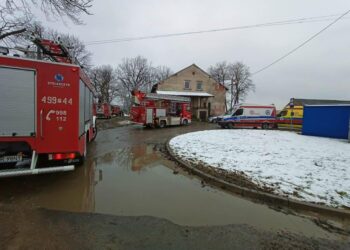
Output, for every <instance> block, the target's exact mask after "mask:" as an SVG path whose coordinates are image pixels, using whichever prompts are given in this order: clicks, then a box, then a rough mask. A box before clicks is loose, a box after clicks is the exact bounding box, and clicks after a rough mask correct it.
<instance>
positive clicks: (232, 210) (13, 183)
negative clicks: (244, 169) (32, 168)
mask: <svg viewBox="0 0 350 250" xmlns="http://www.w3.org/2000/svg"><path fill="white" fill-rule="evenodd" d="M203 126H205V127H204V128H203ZM207 126H209V125H196V126H194V127H192V128H170V129H164V130H156V131H154V130H144V129H142V128H139V127H135V126H128V127H120V128H116V129H109V130H105V131H101V132H99V135H98V137H97V139H96V141H95V142H94V143H93V144H91V145H90V146H89V155H90V157H89V158H88V160H87V162H86V164H85V165H84V166H82V167H79V168H77V169H76V170H75V171H74V172H70V173H61V174H55V175H45V176H34V177H22V178H16V179H3V180H0V202H2V203H10V204H14V205H18V206H24V207H38V206H39V207H46V208H51V209H58V210H67V211H77V212H96V213H105V214H112V215H125V216H140V215H146V216H154V217H159V218H165V219H168V220H170V221H172V222H174V223H176V224H180V225H189V226H203V225H208V226H212V225H227V224H247V225H250V226H253V227H255V228H258V229H263V230H273V231H289V232H292V233H298V234H302V235H305V236H312V237H321V238H333V239H338V240H344V241H347V240H350V238H349V236H344V235H339V234H334V233H330V232H328V231H326V230H324V229H323V228H321V227H320V226H317V225H316V224H315V223H314V222H313V221H311V220H310V219H307V218H302V217H299V216H295V215H288V214H285V213H282V212H278V211H276V210H273V209H271V208H269V207H268V206H266V205H263V204H259V203H255V202H252V201H249V200H246V199H243V198H241V197H238V196H235V195H232V194H229V193H226V192H224V191H222V190H219V189H216V188H212V187H209V186H206V185H203V183H202V182H201V180H199V179H197V178H196V177H194V176H191V175H188V174H186V173H184V172H183V171H181V170H179V169H178V168H177V167H176V165H175V163H174V162H172V161H170V160H168V159H166V158H165V157H164V155H163V153H162V152H161V150H160V149H162V144H163V143H164V142H165V141H166V140H167V139H168V138H170V137H172V136H174V135H177V134H181V133H184V132H187V131H190V130H192V131H193V130H200V129H208V128H211V127H207ZM338 223H340V226H341V227H343V228H344V229H347V230H349V229H350V225H349V222H345V221H340V222H338Z"/></svg>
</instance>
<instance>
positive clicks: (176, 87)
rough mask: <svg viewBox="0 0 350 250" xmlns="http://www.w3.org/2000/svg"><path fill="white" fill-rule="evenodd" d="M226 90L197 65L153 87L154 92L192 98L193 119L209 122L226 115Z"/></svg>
mask: <svg viewBox="0 0 350 250" xmlns="http://www.w3.org/2000/svg"><path fill="white" fill-rule="evenodd" d="M226 90H227V89H226V88H225V86H223V85H222V84H220V83H218V82H216V81H215V80H214V79H213V78H212V77H211V76H210V75H209V74H208V73H206V72H205V71H204V70H202V69H201V68H199V67H198V66H197V65H195V64H192V65H191V66H189V67H187V68H185V69H183V70H180V71H179V72H177V73H175V74H173V75H171V76H170V77H169V78H167V79H165V80H164V81H162V82H159V83H158V84H156V85H155V86H154V87H153V90H152V91H153V92H157V93H158V94H165V95H176V96H186V97H190V98H191V108H192V115H193V117H195V118H197V119H200V120H207V118H208V117H209V116H211V115H221V114H223V113H225V102H226Z"/></svg>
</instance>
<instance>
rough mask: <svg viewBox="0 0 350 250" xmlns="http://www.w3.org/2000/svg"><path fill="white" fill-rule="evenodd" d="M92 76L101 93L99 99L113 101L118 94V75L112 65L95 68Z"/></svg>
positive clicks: (91, 73)
mask: <svg viewBox="0 0 350 250" xmlns="http://www.w3.org/2000/svg"><path fill="white" fill-rule="evenodd" d="M90 78H91V80H92V82H93V83H94V86H95V88H96V91H97V93H98V95H99V101H101V102H103V103H105V102H106V103H111V102H112V101H113V99H114V98H115V97H117V96H118V88H117V77H116V74H115V70H114V69H113V68H112V66H110V65H103V66H99V67H96V68H93V69H92V70H91V71H90Z"/></svg>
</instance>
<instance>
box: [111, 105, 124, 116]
mask: <svg viewBox="0 0 350 250" xmlns="http://www.w3.org/2000/svg"><path fill="white" fill-rule="evenodd" d="M111 109H112V115H115V116H123V111H122V109H121V108H120V106H118V105H111Z"/></svg>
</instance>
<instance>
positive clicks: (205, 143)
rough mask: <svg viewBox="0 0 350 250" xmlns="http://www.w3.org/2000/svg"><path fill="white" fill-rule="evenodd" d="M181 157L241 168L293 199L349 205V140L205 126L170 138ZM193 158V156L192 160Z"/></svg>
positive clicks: (207, 163)
mask: <svg viewBox="0 0 350 250" xmlns="http://www.w3.org/2000/svg"><path fill="white" fill-rule="evenodd" d="M170 147H171V148H172V149H173V151H174V153H175V154H177V155H178V156H180V157H182V158H183V159H185V160H189V161H192V162H201V163H204V164H206V165H210V166H212V167H216V168H221V169H225V170H229V171H243V172H244V173H245V174H246V175H247V176H248V177H249V178H251V180H252V181H253V182H254V183H255V184H257V185H261V186H262V185H265V186H268V187H271V188H273V189H274V190H275V193H277V194H283V195H286V194H287V195H288V196H290V197H292V198H293V199H297V200H303V201H310V202H316V203H324V204H327V205H330V206H333V207H340V206H346V207H350V143H348V142H347V141H346V140H337V139H328V138H320V137H311V136H303V135H299V134H296V133H293V132H288V131H273V130H244V129H233V130H209V131H200V132H194V133H189V134H184V135H180V136H177V137H175V138H173V139H172V140H171V141H170ZM194 159H195V160H194Z"/></svg>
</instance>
